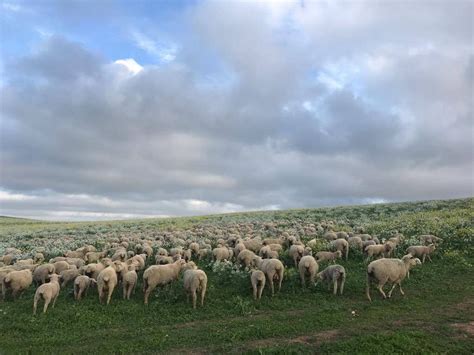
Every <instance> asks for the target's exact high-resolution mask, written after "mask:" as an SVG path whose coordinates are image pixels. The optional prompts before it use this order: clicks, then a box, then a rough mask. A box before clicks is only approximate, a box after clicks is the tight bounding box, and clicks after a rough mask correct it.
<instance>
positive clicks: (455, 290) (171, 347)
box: [0, 199, 474, 354]
mask: <svg viewBox="0 0 474 355" xmlns="http://www.w3.org/2000/svg"><path fill="white" fill-rule="evenodd" d="M473 203H474V199H462V200H449V201H428V202H416V203H399V204H381V205H368V206H351V207H338V208H324V209H302V210H289V211H277V212H254V213H241V214H226V215H215V216H205V217H192V218H191V217H190V218H174V219H146V220H138V221H114V222H94V223H90V222H87V223H50V222H38V221H28V220H22V219H9V218H1V219H0V255H1V254H2V253H3V250H4V249H5V248H6V247H10V246H14V247H18V248H20V249H22V250H25V251H31V250H34V248H37V247H40V246H45V247H46V248H47V251H48V253H49V255H48V256H49V257H50V256H55V255H58V254H59V253H60V251H64V250H66V249H68V248H70V249H72V248H74V247H78V246H81V245H83V244H84V243H95V244H96V245H98V246H100V245H103V243H104V239H105V238H106V237H107V236H109V235H114V234H123V233H125V234H131V235H133V234H138V235H152V234H153V233H155V232H156V231H163V230H167V231H176V230H186V229H187V228H191V227H196V226H207V225H213V226H220V227H221V228H227V227H228V226H232V225H234V224H235V223H241V222H245V223H249V222H250V223H256V224H257V223H265V222H269V221H276V222H278V223H280V224H279V228H283V229H284V228H292V227H294V226H295V225H296V224H298V223H300V224H301V223H316V222H319V221H321V220H324V219H326V220H327V219H332V220H334V221H335V222H336V224H337V226H338V228H337V229H338V230H351V229H352V228H353V227H356V226H362V227H364V228H365V229H366V231H367V232H368V233H371V234H378V235H380V236H381V237H387V236H389V234H390V232H391V231H393V230H398V231H399V232H401V233H403V234H404V235H405V236H406V237H408V238H407V239H406V245H408V244H413V243H415V242H416V239H415V238H413V237H414V236H416V235H419V234H434V235H437V236H439V237H441V238H443V239H444V242H443V243H442V244H441V246H440V248H439V249H438V250H436V252H435V254H434V257H433V262H431V263H430V262H427V263H426V264H424V265H422V266H419V267H417V268H415V269H413V270H412V271H411V277H410V279H406V280H405V281H404V290H405V293H406V296H405V297H402V296H401V295H400V294H399V292H398V289H396V290H395V291H394V296H393V297H392V299H390V300H382V299H381V298H380V296H379V294H378V293H377V291H376V290H373V291H372V296H373V299H374V301H373V302H372V303H369V302H368V301H367V300H366V299H365V296H364V287H365V277H366V276H365V270H366V265H365V264H364V262H363V257H362V255H361V254H360V253H357V252H351V254H350V258H349V261H347V262H346V261H340V262H339V263H340V264H341V265H343V266H344V267H345V268H346V270H347V271H348V276H347V282H346V288H345V293H344V295H343V296H342V297H341V296H337V297H334V296H333V295H332V293H330V292H328V290H327V288H325V287H322V286H321V285H318V286H317V287H316V289H314V288H313V287H312V288H307V289H304V290H303V289H301V286H300V283H299V276H298V275H297V272H296V270H295V269H294V268H293V267H289V268H288V269H287V271H286V275H285V277H286V279H285V280H284V282H283V288H282V291H281V293H279V294H277V295H276V296H275V297H274V298H273V299H272V298H271V297H270V296H269V291H268V290H265V291H264V296H263V297H262V300H261V302H259V303H255V302H254V301H253V299H252V297H251V287H250V281H249V278H248V277H247V276H246V275H245V274H243V273H242V272H231V271H226V270H224V269H223V270H221V269H219V270H216V271H212V265H211V264H210V262H209V261H208V260H206V261H203V262H202V263H201V264H200V266H201V267H202V268H203V269H204V270H206V272H207V274H208V276H209V283H208V295H207V298H206V304H205V306H204V307H203V308H198V309H197V310H193V309H192V308H191V306H190V304H189V303H186V296H185V294H184V291H183V290H182V283H181V281H179V282H178V283H175V284H173V285H172V286H171V287H169V288H168V289H160V290H159V291H158V292H156V291H155V292H154V294H153V297H152V298H151V299H150V304H149V306H148V307H146V306H144V305H143V294H142V292H141V287H140V286H141V285H139V287H137V292H136V294H135V295H133V296H132V298H133V299H132V300H131V301H125V300H122V299H121V289H117V290H116V291H115V293H114V296H113V299H112V302H111V304H110V305H109V306H104V305H100V304H99V302H98V297H97V293H96V291H95V290H92V292H90V293H89V294H88V296H87V297H86V298H85V299H84V300H83V301H81V302H75V301H74V300H73V295H72V286H71V287H69V288H68V289H66V290H62V291H61V295H60V297H59V299H58V302H57V304H56V307H55V308H54V309H52V308H51V309H50V310H49V311H48V313H46V314H45V315H43V314H39V315H38V316H36V317H34V316H33V315H32V302H33V295H34V288H33V287H31V288H30V289H29V290H28V292H26V293H25V294H23V296H22V297H21V298H20V299H19V300H17V301H15V302H13V301H12V300H11V299H7V300H6V301H5V302H1V301H0V353H26V352H33V353H51V352H55V353H56V352H65V353H72V352H73V353H87V352H89V353H91V352H92V353H98V352H101V353H104V352H119V353H129V352H130V353H132V352H133V353H137V352H139V353H155V352H167V353H168V352H180V353H182V352H197V353H199V352H214V353H221V352H235V353H242V352H249V353H282V352H284V353H300V352H311V353H314V352H320V353H331V354H333V353H351V354H352V353H374V354H375V353H377V354H380V353H452V354H472V353H473V352H474V333H473V328H474V323H473V320H474V267H473V264H474V250H473V243H474V240H473V236H474V223H473V221H474V213H473V211H474V210H473ZM300 237H302V239H303V240H308V239H311V238H313V237H310V236H305V235H300ZM406 245H404V246H403V247H402V248H400V250H399V251H398V252H399V254H398V256H401V255H403V251H404V250H405V248H406ZM287 265H291V264H288V263H287ZM322 267H325V265H322ZM214 270H215V268H214ZM353 311H354V312H355V314H353Z"/></svg>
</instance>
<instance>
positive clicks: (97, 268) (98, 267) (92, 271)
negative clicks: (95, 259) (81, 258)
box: [82, 263, 105, 281]
mask: <svg viewBox="0 0 474 355" xmlns="http://www.w3.org/2000/svg"><path fill="white" fill-rule="evenodd" d="M104 269H105V265H104V264H103V263H97V264H88V265H85V266H84V267H83V268H82V270H83V272H84V274H85V275H86V276H89V277H91V278H93V279H94V280H96V281H97V278H98V277H99V274H100V272H101V271H102V270H104Z"/></svg>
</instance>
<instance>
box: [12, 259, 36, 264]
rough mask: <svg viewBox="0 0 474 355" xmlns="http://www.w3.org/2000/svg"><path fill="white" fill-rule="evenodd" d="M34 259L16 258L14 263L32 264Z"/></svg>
mask: <svg viewBox="0 0 474 355" xmlns="http://www.w3.org/2000/svg"><path fill="white" fill-rule="evenodd" d="M33 264H34V260H33V259H23V260H18V261H17V262H16V265H33Z"/></svg>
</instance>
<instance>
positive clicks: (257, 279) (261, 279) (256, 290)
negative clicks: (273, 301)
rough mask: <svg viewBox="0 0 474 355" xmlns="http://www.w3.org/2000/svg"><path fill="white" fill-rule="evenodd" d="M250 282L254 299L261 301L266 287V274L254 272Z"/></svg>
mask: <svg viewBox="0 0 474 355" xmlns="http://www.w3.org/2000/svg"><path fill="white" fill-rule="evenodd" d="M250 282H251V283H252V289H253V299H254V300H256V301H257V300H259V299H260V298H262V292H263V288H264V287H265V274H264V273H263V271H261V270H253V271H252V274H251V275H250Z"/></svg>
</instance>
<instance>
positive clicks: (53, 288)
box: [33, 274, 61, 314]
mask: <svg viewBox="0 0 474 355" xmlns="http://www.w3.org/2000/svg"><path fill="white" fill-rule="evenodd" d="M60 278H61V276H59V275H57V274H52V275H50V277H49V279H50V281H49V282H48V283H44V284H42V285H41V286H39V287H38V288H37V289H36V292H35V298H34V300H33V314H36V306H37V305H38V301H39V300H40V299H41V298H42V299H43V300H44V307H43V313H46V310H47V309H48V305H49V304H50V302H51V301H53V308H54V305H55V304H56V300H57V299H58V296H59V291H60V289H61V287H60V286H59V279H60Z"/></svg>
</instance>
